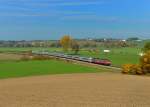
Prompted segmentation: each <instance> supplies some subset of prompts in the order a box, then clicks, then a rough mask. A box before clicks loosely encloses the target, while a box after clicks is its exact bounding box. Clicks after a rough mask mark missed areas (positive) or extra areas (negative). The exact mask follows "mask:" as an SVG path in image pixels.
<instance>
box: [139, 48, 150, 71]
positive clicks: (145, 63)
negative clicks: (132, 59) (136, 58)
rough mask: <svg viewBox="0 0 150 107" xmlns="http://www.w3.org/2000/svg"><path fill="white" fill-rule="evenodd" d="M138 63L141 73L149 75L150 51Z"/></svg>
mask: <svg viewBox="0 0 150 107" xmlns="http://www.w3.org/2000/svg"><path fill="white" fill-rule="evenodd" d="M140 63H141V65H142V69H143V71H144V72H146V73H147V72H148V73H150V51H148V52H146V53H145V54H144V56H142V57H141V59H140Z"/></svg>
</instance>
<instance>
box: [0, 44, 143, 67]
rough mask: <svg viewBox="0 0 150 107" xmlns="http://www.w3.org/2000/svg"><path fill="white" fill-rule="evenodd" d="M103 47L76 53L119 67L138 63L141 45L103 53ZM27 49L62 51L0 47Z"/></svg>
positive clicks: (19, 50)
mask: <svg viewBox="0 0 150 107" xmlns="http://www.w3.org/2000/svg"><path fill="white" fill-rule="evenodd" d="M104 49H105V48H99V53H96V52H90V51H89V50H88V49H81V50H80V51H79V53H78V55H80V56H88V57H98V58H104V59H105V58H106V59H110V60H111V61H112V64H113V66H119V67H120V66H122V64H126V63H134V64H136V63H138V61H139V53H140V52H141V47H125V48H111V49H110V50H111V52H110V53H108V54H105V53H104V52H103V50H104ZM29 50H48V51H51V52H53V51H57V52H63V51H62V49H61V48H0V52H21V51H29ZM68 54H73V52H68Z"/></svg>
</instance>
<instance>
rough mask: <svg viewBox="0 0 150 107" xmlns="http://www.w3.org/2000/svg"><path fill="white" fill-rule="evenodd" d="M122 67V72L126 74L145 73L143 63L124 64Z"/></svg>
mask: <svg viewBox="0 0 150 107" xmlns="http://www.w3.org/2000/svg"><path fill="white" fill-rule="evenodd" d="M122 68H123V70H122V73H124V74H138V75H142V74H144V72H143V70H142V67H141V65H137V64H126V65H123V67H122Z"/></svg>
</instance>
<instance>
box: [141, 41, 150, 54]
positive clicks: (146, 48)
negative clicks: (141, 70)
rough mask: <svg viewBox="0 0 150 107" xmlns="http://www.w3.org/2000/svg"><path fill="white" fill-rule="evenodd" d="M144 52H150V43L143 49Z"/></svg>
mask: <svg viewBox="0 0 150 107" xmlns="http://www.w3.org/2000/svg"><path fill="white" fill-rule="evenodd" d="M143 51H144V52H148V51H150V42H147V43H145V45H144V48H143Z"/></svg>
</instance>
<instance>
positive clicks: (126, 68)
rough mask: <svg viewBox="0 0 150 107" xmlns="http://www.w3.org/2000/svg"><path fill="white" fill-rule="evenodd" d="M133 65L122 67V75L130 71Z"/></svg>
mask: <svg viewBox="0 0 150 107" xmlns="http://www.w3.org/2000/svg"><path fill="white" fill-rule="evenodd" d="M132 66H133V64H125V65H123V66H122V73H124V74H128V73H129V72H130V71H131V68H132Z"/></svg>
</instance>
